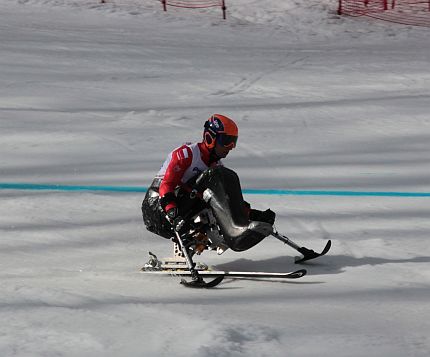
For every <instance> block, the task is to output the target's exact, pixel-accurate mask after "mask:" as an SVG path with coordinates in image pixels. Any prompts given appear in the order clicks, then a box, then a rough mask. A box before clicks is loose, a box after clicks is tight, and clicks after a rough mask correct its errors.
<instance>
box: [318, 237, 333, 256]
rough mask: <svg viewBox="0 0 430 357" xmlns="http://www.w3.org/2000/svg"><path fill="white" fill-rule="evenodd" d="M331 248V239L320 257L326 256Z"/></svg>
mask: <svg viewBox="0 0 430 357" xmlns="http://www.w3.org/2000/svg"><path fill="white" fill-rule="evenodd" d="M330 248H331V239H329V240H328V242H327V244H326V245H325V247H324V249H323V251H322V252H321V253H320V255H324V254H326V253H327V252H328V251H329V250H330Z"/></svg>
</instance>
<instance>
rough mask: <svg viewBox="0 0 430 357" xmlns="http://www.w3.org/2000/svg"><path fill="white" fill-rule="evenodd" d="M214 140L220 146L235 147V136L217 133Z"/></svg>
mask: <svg viewBox="0 0 430 357" xmlns="http://www.w3.org/2000/svg"><path fill="white" fill-rule="evenodd" d="M216 142H217V143H218V144H220V145H221V146H224V147H226V148H230V149H233V148H234V147H236V143H237V136H234V135H227V134H218V135H217V138H216Z"/></svg>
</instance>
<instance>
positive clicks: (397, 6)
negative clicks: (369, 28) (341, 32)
mask: <svg viewBox="0 0 430 357" xmlns="http://www.w3.org/2000/svg"><path fill="white" fill-rule="evenodd" d="M338 13H339V14H341V15H342V14H343V15H349V16H368V17H372V18H376V19H380V20H384V21H389V22H395V23H400V24H404V25H413V26H426V27H430V0H339V9H338Z"/></svg>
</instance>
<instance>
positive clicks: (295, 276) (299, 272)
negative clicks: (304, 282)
mask: <svg viewBox="0 0 430 357" xmlns="http://www.w3.org/2000/svg"><path fill="white" fill-rule="evenodd" d="M307 273H308V272H307V270H306V269H299V270H296V271H295V272H293V273H291V274H290V277H291V279H298V278H301V277H302V276H305V275H306V274H307Z"/></svg>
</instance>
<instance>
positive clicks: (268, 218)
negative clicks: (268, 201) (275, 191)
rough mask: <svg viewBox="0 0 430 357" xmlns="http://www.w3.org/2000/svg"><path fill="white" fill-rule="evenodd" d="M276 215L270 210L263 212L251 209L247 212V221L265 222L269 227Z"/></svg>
mask: <svg viewBox="0 0 430 357" xmlns="http://www.w3.org/2000/svg"><path fill="white" fill-rule="evenodd" d="M275 218H276V214H275V212H273V211H272V210H271V209H267V210H265V211H259V210H257V209H251V211H250V212H249V219H250V220H251V221H260V222H266V223H269V224H271V225H273V224H274V223H275Z"/></svg>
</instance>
